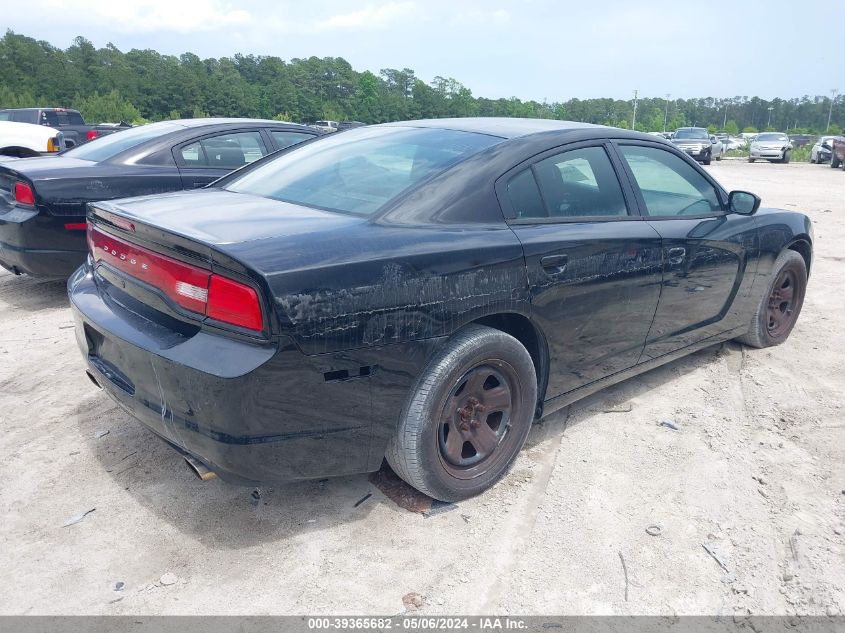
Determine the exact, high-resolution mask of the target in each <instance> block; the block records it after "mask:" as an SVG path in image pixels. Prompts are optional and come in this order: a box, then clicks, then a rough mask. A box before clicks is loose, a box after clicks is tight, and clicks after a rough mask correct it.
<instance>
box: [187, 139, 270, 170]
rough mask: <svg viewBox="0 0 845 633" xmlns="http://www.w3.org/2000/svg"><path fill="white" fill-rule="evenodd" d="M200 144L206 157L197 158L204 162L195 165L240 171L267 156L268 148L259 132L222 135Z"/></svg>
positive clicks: (202, 141) (204, 140)
mask: <svg viewBox="0 0 845 633" xmlns="http://www.w3.org/2000/svg"><path fill="white" fill-rule="evenodd" d="M200 144H201V145H202V149H203V152H204V156H203V157H202V158H201V159H200V158H199V156H198V157H197V158H198V160H202V161H204V162H203V163H196V164H195V165H193V166H197V167H212V168H216V169H226V170H232V169H238V168H239V167H243V166H244V165H249V164H250V163H251V162H253V161H256V160H258V159H259V158H261V157H262V156H266V155H267V148H266V147H265V145H264V140H263V139H262V138H261V133H260V132H259V131H258V130H252V131H249V132H234V133H230V134H220V135H219V136H212V137H211V138H206V139H202V140H201V141H200ZM183 151H184V150H183ZM183 158H184V154H183Z"/></svg>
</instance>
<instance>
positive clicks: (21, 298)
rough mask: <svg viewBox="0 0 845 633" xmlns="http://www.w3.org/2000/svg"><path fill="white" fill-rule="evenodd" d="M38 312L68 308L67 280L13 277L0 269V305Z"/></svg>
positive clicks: (23, 276)
mask: <svg viewBox="0 0 845 633" xmlns="http://www.w3.org/2000/svg"><path fill="white" fill-rule="evenodd" d="M4 303H5V304H6V305H8V306H9V307H10V308H11V309H15V310H25V311H27V312H36V311H40V310H53V309H55V308H63V307H67V306H68V305H69V304H68V298H67V280H66V279H55V278H52V279H45V278H42V277H31V276H29V275H13V274H12V273H10V272H7V271H5V270H3V269H0V305H2V304H4Z"/></svg>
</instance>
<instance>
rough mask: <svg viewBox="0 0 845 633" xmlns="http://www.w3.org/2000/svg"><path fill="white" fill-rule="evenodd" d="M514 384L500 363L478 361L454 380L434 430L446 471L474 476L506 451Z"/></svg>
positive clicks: (458, 474)
mask: <svg viewBox="0 0 845 633" xmlns="http://www.w3.org/2000/svg"><path fill="white" fill-rule="evenodd" d="M517 385H518V383H517V381H516V377H515V375H514V374H513V370H512V369H511V368H510V366H509V365H504V364H503V365H501V366H498V367H494V366H492V365H489V364H483V365H479V366H477V367H474V368H472V369H470V370H469V371H467V372H466V373H465V374H464V375H463V376H461V378H460V379H459V380H458V381H457V382H456V383H455V386H454V387H453V388H452V390H451V391H450V392H449V395H448V397H447V398H446V404H445V405H444V406H443V410H442V412H441V415H440V421H439V424H438V431H437V445H438V449H439V455H440V462H441V464H442V465H443V468H444V469H445V470H446V471H447V472H448V473H449V474H450V475H452V476H453V477H456V478H459V479H471V478H473V477H476V476H478V475H480V474H483V473H484V472H486V471H487V470H488V468H489V467H490V466H491V464H493V463H494V462H495V461H496V460H497V458H498V457H500V456H501V455H502V454H504V453H505V452H507V447H508V445H509V444H510V442H509V441H508V440H509V438H510V437H511V436H512V434H511V433H509V431H510V428H511V427H510V421H511V414H512V413H513V409H514V406H515V405H514V402H515V395H516V388H517Z"/></svg>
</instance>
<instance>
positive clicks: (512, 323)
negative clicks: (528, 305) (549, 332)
mask: <svg viewBox="0 0 845 633" xmlns="http://www.w3.org/2000/svg"><path fill="white" fill-rule="evenodd" d="M472 323H475V324H478V325H484V326H487V327H490V328H493V329H495V330H500V331H502V332H504V333H506V334H509V335H511V336H512V337H514V338H515V339H516V340H518V341H519V342H520V343H522V345H523V346H524V347H525V349H527V350H528V354H529V355H530V356H531V361H532V362H533V363H534V370H535V371H536V372H537V410H536V412H535V417H540V416H541V415H542V406H543V400H544V399H545V395H546V387H547V385H548V381H549V346H548V343H547V341H546V337H545V335H544V334H543V332H542V330H541V329H540V328H539V327H538V326H537V325H536V324H535V323H534V322H533V321H531V319H529V318H528V317H527V316H525V315H524V314H521V313H519V312H500V313H496V314H490V315H487V316H484V317H481V318H478V319H476V320H475V321H472Z"/></svg>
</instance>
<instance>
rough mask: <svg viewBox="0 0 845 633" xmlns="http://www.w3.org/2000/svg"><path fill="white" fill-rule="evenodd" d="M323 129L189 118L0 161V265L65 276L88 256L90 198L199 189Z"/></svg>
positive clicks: (311, 137)
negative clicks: (36, 155) (47, 153)
mask: <svg viewBox="0 0 845 633" xmlns="http://www.w3.org/2000/svg"><path fill="white" fill-rule="evenodd" d="M319 134H320V132H319V131H318V130H315V129H313V128H309V127H306V126H304V125H295V124H292V123H281V122H278V121H262V120H250V119H186V120H183V121H165V122H162V123H152V124H150V125H144V126H142V127H137V128H132V129H130V130H126V131H123V132H120V133H119V134H114V135H110V136H107V137H105V138H101V139H97V140H96V141H92V142H91V143H88V144H85V145H81V146H79V147H76V148H73V149H70V150H68V151H66V152H63V153H61V154H60V155H58V156H50V157H44V158H27V159H22V160H10V161H7V162H3V163H0V266H3V267H4V268H6V269H8V270H11V271H12V272H14V273H29V274H33V275H43V276H56V277H68V276H69V275H70V274H71V273H72V272H73V271H74V270H76V269H77V268H79V266H80V265H81V264H82V262H84V261H85V253H86V244H85V204H86V203H87V202H94V201H96V200H111V199H114V198H125V197H127V196H138V195H144V194H152V193H164V192H168V191H177V190H180V189H192V188H196V187H202V186H205V185H207V184H209V183H210V182H212V181H214V180H217V179H218V178H220V177H221V176H225V175H226V174H228V173H229V172H231V171H232V170H234V169H237V168H239V167H242V166H244V165H247V164H249V163H251V162H253V161H254V160H257V159H259V158H261V157H262V156H266V155H267V154H269V153H271V152H275V151H278V150H280V149H283V148H286V147H288V146H290V145H293V144H295V143H300V142H302V141H305V140H310V139H313V138H315V137H316V136H317V135H319Z"/></svg>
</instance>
